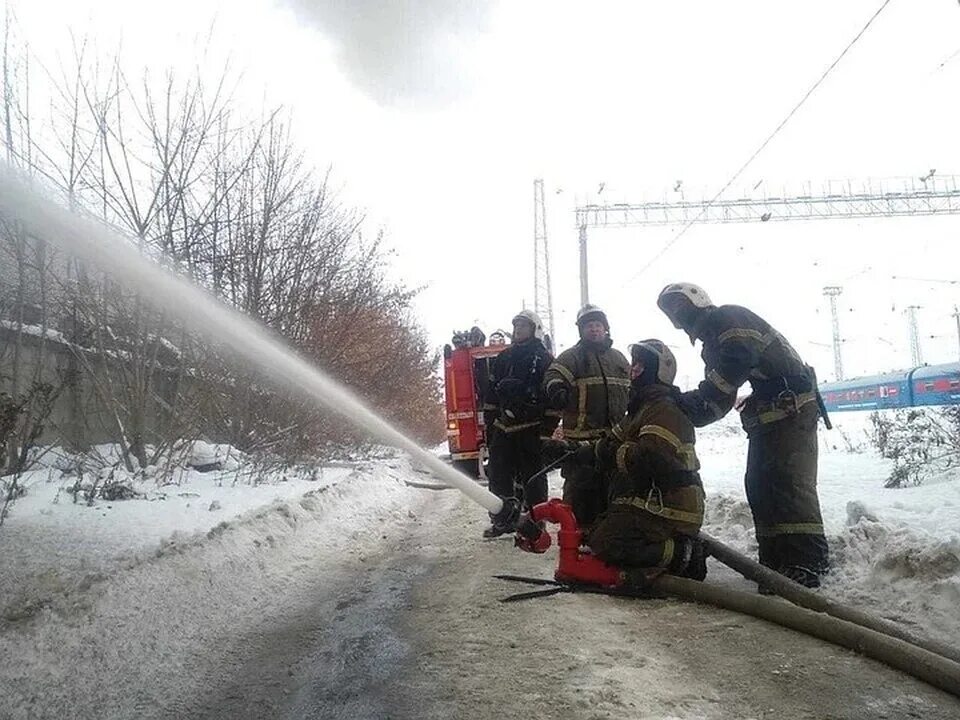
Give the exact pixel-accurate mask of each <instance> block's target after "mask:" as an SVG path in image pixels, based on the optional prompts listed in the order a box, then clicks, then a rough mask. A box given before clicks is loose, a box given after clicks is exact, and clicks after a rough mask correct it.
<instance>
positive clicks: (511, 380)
mask: <svg viewBox="0 0 960 720" xmlns="http://www.w3.org/2000/svg"><path fill="white" fill-rule="evenodd" d="M551 362H553V356H551V355H550V353H549V352H547V350H546V348H545V347H544V346H543V325H542V323H541V322H540V318H539V316H537V314H536V313H535V312H533V311H532V310H522V311H521V312H519V313H517V315H516V316H515V317H514V318H513V339H512V342H511V344H510V346H509V347H507V349H506V350H504V351H503V352H501V353H500V354H499V355H497V356H496V357H495V358H494V359H493V361H492V362H491V364H490V383H489V385H488V391H487V396H486V404H485V405H484V420H485V423H486V426H487V448H488V450H489V452H490V464H489V466H488V476H489V481H490V485H489V488H490V492H492V493H494V494H495V495H498V496H499V497H501V498H513V497H518V498H519V499H520V500H521V501H522V502H523V504H524V505H525V506H527V507H531V506H533V505H535V504H537V503H540V502H543V501H544V500H546V499H547V479H546V477H541V478H539V479H538V480H536V481H534V482H533V483H532V484H529V485H527V484H526V480H527V479H528V478H530V477H531V476H533V475H535V474H536V473H537V472H539V471H540V470H541V469H542V468H543V456H542V452H541V447H540V444H541V435H544V436H546V437H549V435H550V434H551V433H552V432H553V429H554V427H556V424H557V420H556V418H553V419H551V418H549V417H545V414H544V411H545V409H546V406H545V399H544V395H543V377H544V373H545V372H546V370H547V367H549V365H550V363H551ZM491 521H492V523H491V525H490V527H489V528H487V529H486V530H484V532H483V536H484V537H485V538H494V537H497V536H499V535H503V534H505V533H511V532H513V530H514V527H513V525H512V524H509V525H507V524H501V523H498V522H497V521H496V520H495V519H494V518H492V517H491Z"/></svg>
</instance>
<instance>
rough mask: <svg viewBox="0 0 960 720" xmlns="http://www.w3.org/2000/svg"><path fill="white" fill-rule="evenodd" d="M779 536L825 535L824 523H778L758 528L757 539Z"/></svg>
mask: <svg viewBox="0 0 960 720" xmlns="http://www.w3.org/2000/svg"><path fill="white" fill-rule="evenodd" d="M777 535H823V523H778V524H776V525H759V526H757V537H776V536H777Z"/></svg>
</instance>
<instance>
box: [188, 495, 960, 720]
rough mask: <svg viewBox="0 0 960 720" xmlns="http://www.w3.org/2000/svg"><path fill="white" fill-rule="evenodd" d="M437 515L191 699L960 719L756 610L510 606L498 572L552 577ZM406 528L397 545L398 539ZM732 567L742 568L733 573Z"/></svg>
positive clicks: (265, 632)
mask: <svg viewBox="0 0 960 720" xmlns="http://www.w3.org/2000/svg"><path fill="white" fill-rule="evenodd" d="M431 500H434V501H435V502H436V503H437V505H436V506H435V507H434V508H433V511H432V512H431V513H430V514H429V515H428V516H426V518H427V519H426V520H425V521H424V522H418V523H410V524H409V525H408V527H407V528H406V531H405V532H404V533H402V534H403V535H404V537H402V539H400V538H396V537H393V538H390V540H391V541H390V542H389V543H385V545H384V548H383V552H382V553H378V554H377V555H375V556H371V557H367V558H365V559H364V561H363V562H354V563H350V564H348V565H347V566H345V567H343V568H341V570H342V572H338V573H337V574H336V576H335V577H331V576H327V577H325V578H322V579H318V582H317V584H316V586H315V587H314V588H313V589H312V592H311V593H309V594H312V596H313V598H314V600H313V602H310V603H307V604H306V605H304V606H302V607H300V608H298V609H297V611H296V612H294V613H292V614H290V615H287V616H284V617H283V618H277V619H276V621H275V622H270V623H266V624H265V625H264V627H263V628H262V629H261V630H260V631H259V632H258V633H256V635H255V636H253V637H251V638H249V641H248V642H245V643H243V644H242V652H240V653H239V654H237V655H235V656H234V657H232V658H231V660H232V662H231V663H229V664H228V665H227V666H225V668H224V673H223V676H222V677H218V678H216V679H214V678H210V680H211V681H212V682H211V683H210V687H209V689H208V691H207V692H206V693H204V697H203V698H202V701H200V702H199V703H198V704H197V705H196V706H195V707H193V708H189V709H187V708H184V710H189V713H188V714H189V716H190V717H196V718H224V719H225V718H263V717H278V718H290V719H293V718H388V717H389V718H394V719H396V718H436V719H437V720H440V719H441V718H444V719H445V718H464V719H466V718H514V717H515V718H536V717H543V718H553V717H556V718H560V717H563V718H584V719H587V718H590V719H599V718H622V717H657V718H661V717H664V718H665V717H678V718H693V717H696V718H765V717H771V718H772V717H776V718H783V717H790V718H863V717H871V718H912V717H924V718H934V719H938V718H943V719H944V720H946V719H947V718H956V717H957V716H958V715H960V701H958V700H956V699H954V698H952V697H950V696H948V695H946V694H944V693H941V692H939V691H937V690H934V689H932V688H930V687H928V686H926V685H924V684H923V683H921V682H919V681H915V680H913V679H911V678H907V677H904V676H902V675H901V674H899V673H897V672H895V671H892V670H889V669H888V668H886V667H884V666H882V665H879V664H877V663H874V662H872V661H869V660H866V659H863V658H860V657H858V656H856V655H854V654H853V653H850V652H847V651H845V650H841V649H838V648H835V647H833V646H829V645H825V644H823V643H821V642H819V641H816V640H813V639H811V638H807V637H803V636H799V635H797V634H795V633H792V632H790V631H787V630H782V629H780V628H776V627H772V626H770V625H767V624H765V623H763V622H761V621H758V620H754V619H751V618H746V617H740V616H736V615H731V614H729V613H727V612H724V611H720V610H715V609H712V608H703V607H699V606H694V605H687V604H681V603H677V602H672V601H636V600H622V599H614V598H606V597H597V596H592V595H585V596H571V595H561V596H556V597H550V598H544V599H539V600H532V601H529V602H526V603H521V604H515V605H502V604H500V603H499V602H498V598H500V597H502V596H503V595H505V594H509V593H511V592H516V591H518V590H522V589H525V588H522V587H520V586H517V587H512V586H509V585H508V584H506V583H502V582H499V581H496V580H491V579H490V575H492V574H493V573H495V572H505V571H506V572H513V573H521V574H530V575H539V576H547V575H548V573H549V571H550V565H549V561H547V560H546V559H544V558H535V557H530V556H525V555H522V554H520V553H518V552H516V551H515V550H514V549H513V548H512V547H511V543H510V542H509V541H508V540H500V541H495V542H478V541H477V540H476V538H477V537H478V536H479V532H480V530H481V529H482V523H481V522H480V520H481V518H480V517H479V516H478V515H479V514H478V513H477V511H476V508H474V507H473V506H472V505H470V504H469V503H467V502H465V501H463V500H462V499H460V498H459V497H458V496H457V495H456V494H454V493H452V492H450V493H442V494H441V496H440V497H436V496H435V495H433V496H431ZM398 540H399V542H398ZM713 570H714V572H715V578H714V579H716V576H720V577H721V578H726V579H727V580H728V581H731V580H732V579H731V578H729V576H725V575H724V574H723V573H722V572H716V568H714V569H713Z"/></svg>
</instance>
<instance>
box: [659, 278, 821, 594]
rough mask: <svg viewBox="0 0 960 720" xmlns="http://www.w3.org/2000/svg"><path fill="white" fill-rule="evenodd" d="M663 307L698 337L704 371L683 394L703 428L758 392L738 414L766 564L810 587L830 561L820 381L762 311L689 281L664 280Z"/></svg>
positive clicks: (688, 410)
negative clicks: (820, 490)
mask: <svg viewBox="0 0 960 720" xmlns="http://www.w3.org/2000/svg"><path fill="white" fill-rule="evenodd" d="M657 305H658V306H659V307H660V309H661V310H662V311H663V312H664V313H665V314H666V315H667V317H668V318H670V320H671V321H672V322H673V324H674V326H675V327H677V328H679V329H682V330H684V331H685V332H686V333H687V335H688V336H689V338H690V342H691V343H692V342H695V341H696V340H700V342H701V343H702V345H703V350H702V353H701V357H703V361H704V364H705V366H706V370H705V374H706V376H705V378H704V380H703V382H701V383H700V385H699V386H698V387H697V389H696V390H692V391H690V392H686V393H683V395H681V396H680V406H681V407H682V408H683V410H684V412H685V413H686V414H687V415H688V416H689V417H690V419H691V420H692V421H693V424H694V425H696V426H697V427H701V426H703V425H707V424H709V423H712V422H714V421H716V420H719V419H720V418H722V417H723V416H724V415H726V414H727V413H728V412H730V410H731V409H732V408H733V407H734V405H735V404H736V401H737V390H738V388H739V387H740V386H741V385H743V384H744V383H746V382H749V383H750V386H751V389H752V391H753V392H752V394H751V395H750V396H749V397H748V398H747V400H746V401H745V402H744V404H743V405H742V408H741V412H740V419H741V422H742V424H743V429H744V430H745V431H746V433H747V436H748V437H749V439H750V444H749V450H748V452H747V471H746V491H747V500H748V501H749V503H750V509H751V511H752V512H753V519H754V526H755V529H756V535H757V544H758V546H759V555H760V558H759V559H760V562H761V563H762V564H764V565H766V566H768V567H771V568H773V569H774V570H777V571H778V572H780V573H782V574H783V575H785V576H787V577H789V578H790V579H792V580H794V581H796V582H799V583H801V584H803V585H806V586H808V587H818V586H819V585H820V575H821V574H822V573H824V572H826V571H827V569H828V567H829V557H828V547H827V541H826V538H825V537H824V534H823V520H822V517H821V514H820V501H819V499H818V497H817V419H818V417H819V416H820V415H821V414H823V415H824V417H826V415H825V413H824V412H823V410H822V403H820V402H818V399H819V397H818V393H817V380H816V374H815V373H814V371H813V368H811V367H810V366H808V365H806V364H805V363H804V362H803V360H801V359H800V356H799V355H798V354H797V351H796V350H794V349H793V347H792V346H791V345H790V343H788V342H787V340H786V339H785V338H784V337H783V336H782V335H781V334H780V333H779V332H777V331H776V330H775V329H774V328H773V327H771V326H770V324H769V323H768V322H766V321H765V320H764V319H763V318H761V317H759V316H758V315H756V314H755V313H753V312H751V311H750V310H747V309H746V308H743V307H739V306H736V305H721V306H720V307H717V306H715V305H714V304H713V302H712V301H711V300H710V297H709V296H708V295H707V294H706V292H704V290H703V289H702V288H700V287H698V286H696V285H693V284H691V283H672V284H670V285H667V286H666V287H665V288H664V289H663V290H662V291H661V292H660V296H659V298H658V299H657Z"/></svg>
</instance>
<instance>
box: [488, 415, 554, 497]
mask: <svg viewBox="0 0 960 720" xmlns="http://www.w3.org/2000/svg"><path fill="white" fill-rule="evenodd" d="M487 449H488V450H489V452H490V464H489V465H488V466H487V476H488V478H489V486H488V487H489V489H490V492H492V493H493V494H494V495H496V496H498V497H502V498H508V497H516V498H519V499H520V500H522V501H523V504H524V506H526V507H532V506H534V505H536V504H537V503H541V502H544V501H545V500H546V499H547V478H546V477H541V478H539V479H538V480H535V481H533V482H532V483H527V480H528V479H529V478H530V477H532V476H533V475H535V474H536V473H538V472H540V470H542V469H543V455H542V454H541V450H540V429H539V427H532V428H525V429H523V430H517V431H515V432H509V431H505V430H502V429H500V428H497V427H491V429H490V436H489V437H488V438H487Z"/></svg>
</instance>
